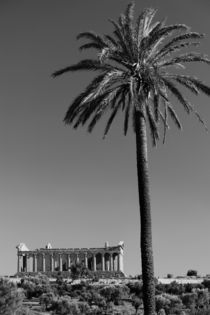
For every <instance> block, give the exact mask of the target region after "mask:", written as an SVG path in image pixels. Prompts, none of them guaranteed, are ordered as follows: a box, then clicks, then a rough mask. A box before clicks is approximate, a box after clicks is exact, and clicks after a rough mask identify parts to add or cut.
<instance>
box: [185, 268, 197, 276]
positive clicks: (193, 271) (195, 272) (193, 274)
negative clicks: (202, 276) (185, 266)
mask: <svg viewBox="0 0 210 315" xmlns="http://www.w3.org/2000/svg"><path fill="white" fill-rule="evenodd" d="M197 275H198V272H197V270H193V269H190V270H188V272H187V276H188V277H193V276H195V277H197Z"/></svg>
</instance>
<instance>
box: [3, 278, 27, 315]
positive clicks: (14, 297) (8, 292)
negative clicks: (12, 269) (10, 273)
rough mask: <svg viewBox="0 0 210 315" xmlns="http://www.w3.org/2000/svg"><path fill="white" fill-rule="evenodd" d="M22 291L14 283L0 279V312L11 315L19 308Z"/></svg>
mask: <svg viewBox="0 0 210 315" xmlns="http://www.w3.org/2000/svg"><path fill="white" fill-rule="evenodd" d="M23 297H24V295H23V292H22V290H20V289H18V288H17V287H16V285H14V284H13V283H11V282H9V281H8V280H5V279H3V278H2V279H0V314H2V315H13V314H14V313H15V312H16V311H18V309H20V307H21V304H22V301H23Z"/></svg>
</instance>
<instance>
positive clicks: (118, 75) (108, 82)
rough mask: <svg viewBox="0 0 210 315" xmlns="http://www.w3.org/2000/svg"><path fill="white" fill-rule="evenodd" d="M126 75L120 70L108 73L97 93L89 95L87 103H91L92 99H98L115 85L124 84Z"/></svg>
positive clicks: (96, 90)
mask: <svg viewBox="0 0 210 315" xmlns="http://www.w3.org/2000/svg"><path fill="white" fill-rule="evenodd" d="M124 75H125V74H124V73H123V72H122V71H119V70H113V71H109V72H107V73H106V75H105V76H104V78H103V80H102V81H101V83H100V85H98V86H97V88H96V89H95V91H94V92H93V93H92V94H89V96H87V99H85V101H90V100H91V99H94V98H96V97H97V96H99V95H100V94H102V93H104V91H106V90H107V89H108V88H110V86H112V85H114V84H119V83H121V84H122V82H123V80H124Z"/></svg>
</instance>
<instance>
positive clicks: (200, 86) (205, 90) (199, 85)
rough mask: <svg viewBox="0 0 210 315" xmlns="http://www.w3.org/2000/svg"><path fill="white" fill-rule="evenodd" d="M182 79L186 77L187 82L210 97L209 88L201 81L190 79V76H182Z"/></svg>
mask: <svg viewBox="0 0 210 315" xmlns="http://www.w3.org/2000/svg"><path fill="white" fill-rule="evenodd" d="M183 77H186V78H187V79H188V80H189V81H191V82H192V83H193V84H194V85H195V86H196V88H197V89H198V90H199V91H201V92H203V93H204V94H206V95H208V96H210V87H209V86H207V85H206V84H205V83H204V82H203V81H201V80H199V79H197V78H195V77H191V76H183Z"/></svg>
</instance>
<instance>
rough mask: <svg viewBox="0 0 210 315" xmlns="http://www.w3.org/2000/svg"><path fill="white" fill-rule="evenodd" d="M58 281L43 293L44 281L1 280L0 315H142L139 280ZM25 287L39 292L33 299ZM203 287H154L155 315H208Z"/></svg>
mask: <svg viewBox="0 0 210 315" xmlns="http://www.w3.org/2000/svg"><path fill="white" fill-rule="evenodd" d="M60 280H61V279H59V281H54V282H51V283H50V282H48V285H47V292H46V281H43V277H40V276H36V277H25V278H23V279H22V281H21V282H20V283H19V284H18V287H17V286H16V285H15V284H13V283H11V282H8V281H6V280H3V279H1V280H0V303H1V304H0V314H4V315H13V314H15V315H35V314H36V315H38V314H40V315H41V314H42V312H45V314H49V315H50V314H51V315H67V314H68V315H71V314H73V315H77V314H87V315H88V314H118V315H119V314H124V315H126V314H127V315H134V314H139V315H143V314H144V313H143V300H142V296H143V286H142V280H133V281H127V282H126V281H125V280H124V281H123V280H122V279H121V280H120V282H118V283H117V282H116V283H112V284H109V285H108V284H105V283H103V282H102V281H99V282H95V281H94V279H92V280H91V279H90V280H85V281H84V280H80V282H79V283H77V282H74V281H73V282H71V283H69V282H67V281H65V280H64V279H63V280H62V281H60ZM118 281H119V280H118ZM113 282H114V281H113ZM26 283H27V284H28V283H33V284H34V283H36V285H35V286H36V287H37V288H39V289H37V290H33V293H34V295H32V294H31V292H32V290H31V288H30V286H29V285H27V286H26ZM206 284H207V282H206V280H204V281H203V283H202V284H185V285H183V284H178V283H177V282H171V283H170V284H160V283H157V284H156V288H155V300H156V309H155V311H156V312H157V314H158V315H164V314H165V315H172V314H173V315H174V314H177V315H184V314H185V315H207V314H209V315H210V288H209V287H208V285H207V286H206ZM24 296H25V297H30V298H28V299H25V300H24V301H25V303H26V301H28V302H27V303H28V305H26V304H25V303H24V304H23V297H24ZM139 296H140V297H139ZM34 301H38V302H37V305H36V310H35V309H33V303H34ZM32 302H33V303H32ZM30 303H31V304H30ZM30 305H32V306H30Z"/></svg>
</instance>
